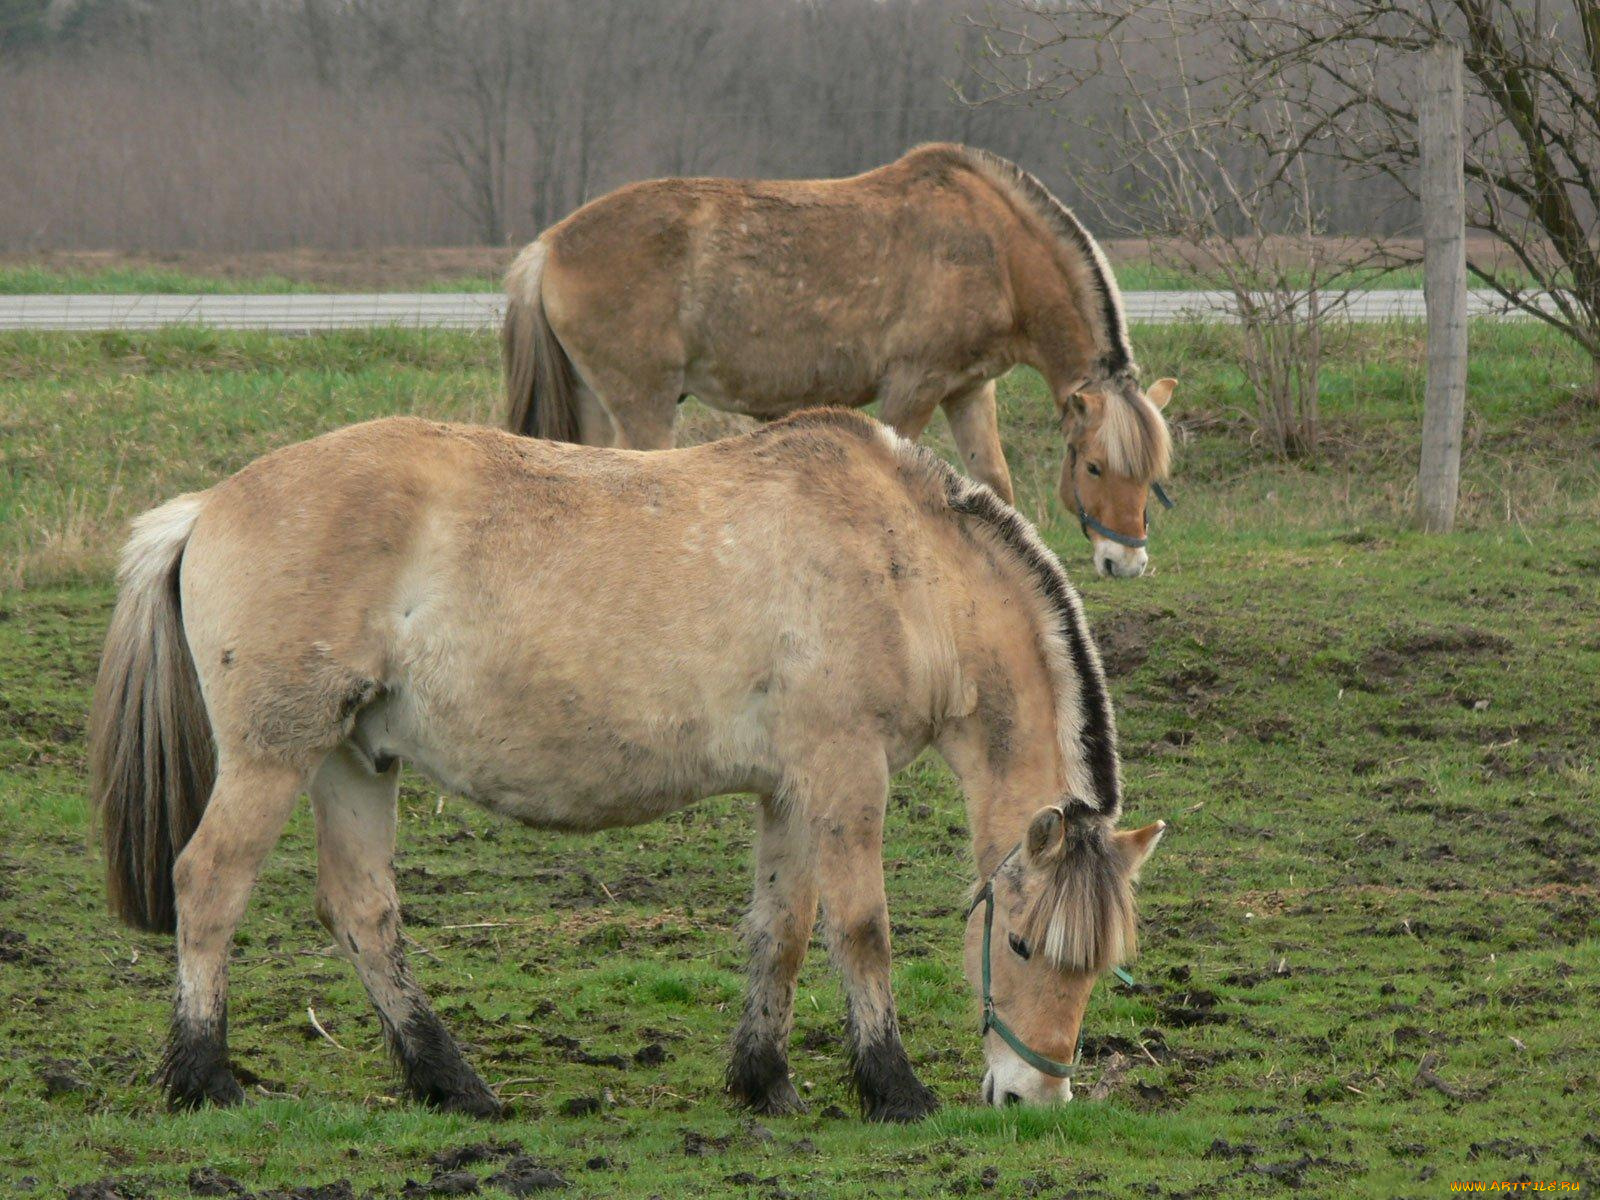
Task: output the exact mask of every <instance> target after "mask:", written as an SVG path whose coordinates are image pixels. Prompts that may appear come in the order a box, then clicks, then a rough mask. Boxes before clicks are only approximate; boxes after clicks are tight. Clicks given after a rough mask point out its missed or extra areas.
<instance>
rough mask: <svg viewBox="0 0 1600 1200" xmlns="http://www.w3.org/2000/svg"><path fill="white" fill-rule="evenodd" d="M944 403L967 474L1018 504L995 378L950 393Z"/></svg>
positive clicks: (1006, 500)
mask: <svg viewBox="0 0 1600 1200" xmlns="http://www.w3.org/2000/svg"><path fill="white" fill-rule="evenodd" d="M941 403H942V405H943V407H944V415H945V419H946V420H947V421H949V422H950V434H951V436H952V437H954V438H955V442H956V451H957V452H958V453H959V454H960V455H961V465H962V466H963V467H965V468H966V471H967V474H968V475H970V476H972V478H974V479H976V480H977V481H978V482H979V483H986V484H988V485H989V486H990V487H992V488H993V489H994V491H995V494H996V495H997V496H999V497H1000V499H1002V500H1004V501H1005V502H1006V503H1007V504H1014V503H1015V502H1016V501H1015V498H1014V496H1013V494H1012V490H1011V471H1010V469H1009V468H1008V467H1007V466H1006V454H1005V450H1004V448H1002V446H1001V445H1000V415H999V402H998V401H997V400H996V398H995V385H994V380H992V379H991V380H989V382H987V383H982V384H979V385H978V386H977V387H975V388H972V389H970V390H968V391H965V392H957V393H956V394H955V395H953V396H947V397H945V399H944V400H943V401H942V402H941Z"/></svg>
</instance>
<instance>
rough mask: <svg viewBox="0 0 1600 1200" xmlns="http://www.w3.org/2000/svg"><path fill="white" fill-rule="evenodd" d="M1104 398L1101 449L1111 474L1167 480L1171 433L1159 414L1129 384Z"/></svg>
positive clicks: (1163, 418) (1169, 466)
mask: <svg viewBox="0 0 1600 1200" xmlns="http://www.w3.org/2000/svg"><path fill="white" fill-rule="evenodd" d="M1104 396H1105V403H1104V406H1103V410H1102V415H1101V419H1100V426H1099V436H1100V449H1101V451H1102V452H1103V453H1104V454H1105V457H1106V464H1107V465H1108V466H1109V467H1110V468H1111V470H1112V472H1113V473H1114V474H1117V475H1125V476H1127V477H1128V478H1130V479H1144V480H1150V479H1164V478H1166V475H1167V472H1168V471H1169V470H1170V469H1171V466H1172V433H1171V431H1170V430H1169V429H1168V428H1167V421H1166V418H1165V417H1163V416H1162V415H1161V410H1160V409H1159V408H1157V407H1156V406H1155V404H1154V403H1153V402H1151V401H1150V400H1149V399H1147V398H1146V397H1145V396H1144V395H1143V393H1141V392H1140V391H1139V389H1138V387H1137V385H1134V384H1132V382H1131V381H1129V382H1128V385H1127V386H1123V387H1115V388H1112V389H1109V390H1107V391H1106V392H1105V393H1104Z"/></svg>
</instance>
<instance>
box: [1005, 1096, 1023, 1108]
mask: <svg viewBox="0 0 1600 1200" xmlns="http://www.w3.org/2000/svg"><path fill="white" fill-rule="evenodd" d="M1021 1103H1022V1097H1021V1096H1019V1095H1017V1094H1016V1093H1015V1092H1007V1093H1006V1094H1005V1106H1006V1107H1007V1108H1010V1107H1011V1106H1012V1105H1013V1104H1021Z"/></svg>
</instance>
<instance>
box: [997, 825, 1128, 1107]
mask: <svg viewBox="0 0 1600 1200" xmlns="http://www.w3.org/2000/svg"><path fill="white" fill-rule="evenodd" d="M1019 848H1020V847H1013V848H1012V850H1011V853H1010V854H1008V855H1006V856H1005V857H1004V858H1002V859H1001V860H1000V865H999V866H998V867H996V868H995V869H994V871H993V872H992V873H991V874H990V875H989V878H987V879H985V880H984V881H983V890H982V891H981V892H979V893H978V894H977V895H976V896H975V897H973V900H972V903H971V904H969V905H968V906H967V917H968V919H970V918H971V917H972V914H973V912H974V911H975V910H976V909H977V907H978V905H980V904H981V905H983V976H982V978H983V1027H982V1028H981V1029H979V1030H978V1036H979V1037H980V1038H981V1037H983V1036H984V1035H985V1034H987V1033H988V1032H989V1031H990V1030H991V1029H992V1030H993V1031H994V1032H995V1035H996V1036H997V1037H999V1039H1000V1040H1001V1041H1002V1042H1004V1043H1005V1044H1006V1045H1008V1046H1010V1047H1011V1049H1012V1050H1014V1051H1015V1052H1016V1054H1017V1057H1018V1058H1020V1059H1022V1061H1023V1062H1025V1063H1027V1064H1028V1065H1029V1066H1030V1067H1032V1068H1033V1069H1034V1070H1035V1071H1039V1072H1041V1073H1043V1074H1045V1075H1051V1076H1054V1077H1055V1078H1056V1079H1070V1078H1071V1077H1072V1076H1073V1074H1075V1073H1076V1072H1077V1070H1078V1064H1079V1062H1080V1061H1081V1060H1082V1058H1083V1025H1082V1023H1081V1022H1080V1023H1079V1025H1078V1047H1077V1049H1076V1050H1074V1051H1073V1052H1072V1061H1071V1062H1066V1063H1064V1062H1057V1061H1056V1060H1055V1059H1053V1058H1046V1057H1045V1056H1044V1055H1042V1054H1040V1053H1039V1052H1038V1051H1037V1050H1035V1049H1033V1048H1032V1047H1031V1046H1029V1045H1028V1043H1027V1042H1025V1041H1023V1040H1022V1039H1021V1038H1020V1037H1018V1036H1017V1034H1016V1031H1015V1030H1013V1029H1012V1028H1011V1026H1009V1025H1007V1024H1006V1023H1005V1022H1004V1021H1003V1020H1001V1019H1000V1014H999V1013H997V1012H996V1011H995V1008H994V995H993V993H992V992H991V991H990V988H989V973H990V972H989V942H990V937H991V934H992V933H993V932H994V880H995V876H996V875H998V874H1000V872H1001V870H1002V869H1003V868H1004V867H1005V865H1006V864H1007V863H1008V862H1010V861H1011V860H1012V858H1014V857H1015V856H1016V853H1017V849H1019ZM1112 971H1113V972H1114V973H1115V974H1116V976H1117V978H1118V979H1120V980H1122V982H1123V983H1125V984H1127V985H1128V986H1129V987H1132V986H1133V976H1132V975H1129V974H1128V973H1127V972H1126V971H1124V970H1123V969H1122V968H1121V967H1113V968H1112Z"/></svg>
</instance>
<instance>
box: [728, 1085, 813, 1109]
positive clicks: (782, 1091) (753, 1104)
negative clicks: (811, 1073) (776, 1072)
mask: <svg viewBox="0 0 1600 1200" xmlns="http://www.w3.org/2000/svg"><path fill="white" fill-rule="evenodd" d="M738 1101H739V1103H740V1104H742V1105H744V1107H746V1108H748V1109H749V1110H750V1111H751V1112H753V1113H756V1114H757V1115H758V1116H763V1117H785V1116H791V1115H794V1114H797V1113H807V1112H810V1111H811V1106H810V1105H809V1104H807V1103H806V1102H805V1101H804V1100H802V1099H801V1098H800V1093H799V1092H797V1091H795V1088H794V1084H793V1083H791V1082H790V1081H789V1079H788V1077H787V1076H785V1077H784V1078H783V1079H782V1080H781V1081H779V1082H778V1083H775V1084H773V1085H772V1086H771V1087H770V1088H768V1089H767V1090H766V1091H765V1092H763V1093H762V1094H761V1095H759V1096H739V1097H738Z"/></svg>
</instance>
